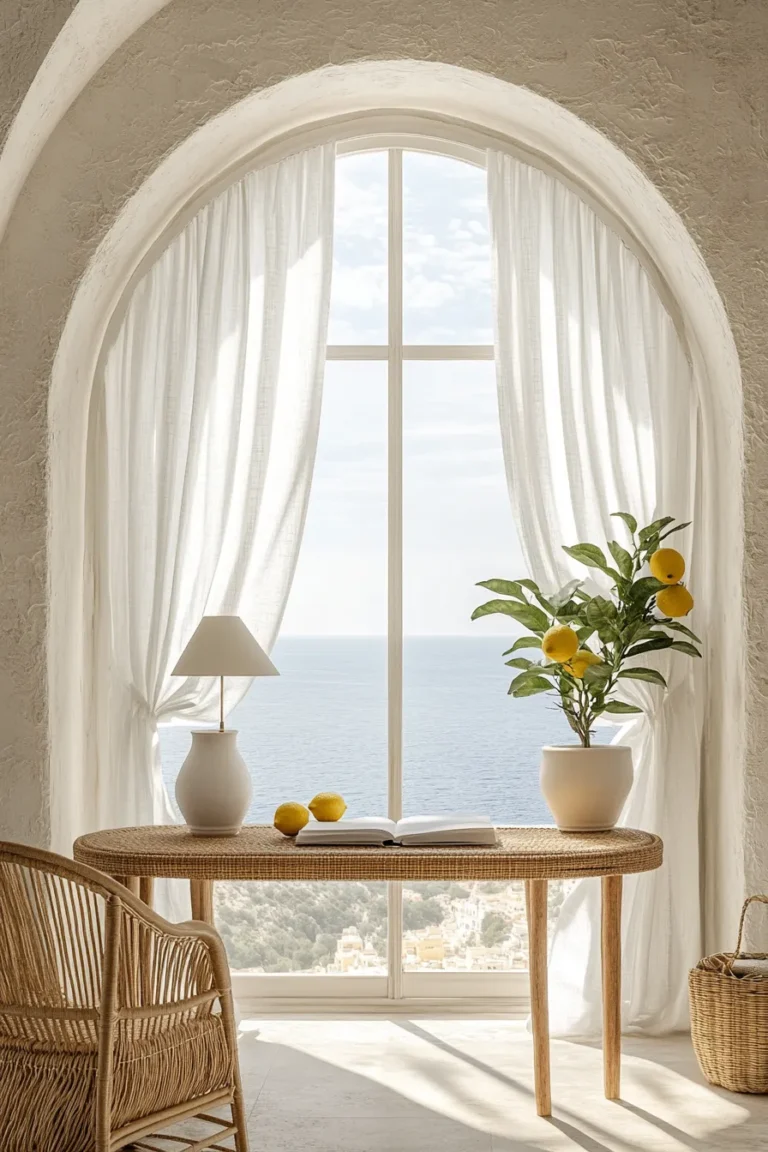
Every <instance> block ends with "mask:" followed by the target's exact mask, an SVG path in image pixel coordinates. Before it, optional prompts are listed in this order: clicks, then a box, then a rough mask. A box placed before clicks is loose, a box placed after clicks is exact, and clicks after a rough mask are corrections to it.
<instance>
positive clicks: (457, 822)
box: [395, 812, 491, 836]
mask: <svg viewBox="0 0 768 1152" xmlns="http://www.w3.org/2000/svg"><path fill="white" fill-rule="evenodd" d="M490 823H491V821H490V818H489V817H488V816H479V815H477V814H476V813H473V812H448V813H447V814H446V815H444V816H404V817H403V819H402V820H398V822H397V824H396V826H395V828H396V835H397V836H414V835H417V834H418V833H420V832H442V831H447V830H448V829H451V828H488V827H489V826H490Z"/></svg>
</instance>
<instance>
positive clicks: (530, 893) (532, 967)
mask: <svg viewBox="0 0 768 1152" xmlns="http://www.w3.org/2000/svg"><path fill="white" fill-rule="evenodd" d="M525 909H526V917H527V919H528V971H529V978H530V982H531V1025H532V1028H533V1081H534V1086H535V1089H536V1111H537V1113H538V1114H539V1116H549V1115H551V1113H552V1095H551V1089H550V1077H549V1002H548V1000H547V881H546V880H526V882H525Z"/></svg>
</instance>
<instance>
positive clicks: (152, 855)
mask: <svg viewBox="0 0 768 1152" xmlns="http://www.w3.org/2000/svg"><path fill="white" fill-rule="evenodd" d="M497 831H498V844H496V845H494V846H493V847H484V848H456V847H453V848H399V847H390V848H353V847H348V848H338V847H333V848H328V847H323V848H309V847H305V848H299V847H297V845H296V844H295V843H294V841H293V840H290V839H287V838H286V837H285V836H282V835H281V834H280V833H279V832H277V831H276V830H275V829H274V828H271V827H268V826H267V825H263V824H250V825H245V826H244V827H243V829H242V831H241V832H240V835H239V836H230V837H218V836H217V837H202V836H192V835H191V834H190V832H189V831H188V829H187V828H186V827H184V826H183V825H182V826H178V825H160V826H157V827H144V828H112V829H108V830H106V831H104V832H93V833H90V834H89V835H87V836H81V837H80V839H79V840H76V841H75V846H74V857H75V859H76V860H79V861H80V862H81V863H82V864H90V865H91V867H93V868H99V869H101V871H102V872H107V873H109V875H111V876H177V877H182V878H188V879H190V880H554V879H568V878H570V877H577V876H612V875H619V874H627V873H630V872H649V871H651V870H652V869H654V868H658V867H659V865H660V864H661V859H662V842H661V840H660V839H659V837H658V836H654V835H652V834H651V833H650V832H637V831H635V830H634V829H631V828H616V829H614V830H613V831H612V832H592V833H588V834H579V833H573V832H558V830H557V828H528V827H521V828H499V829H498V830H497Z"/></svg>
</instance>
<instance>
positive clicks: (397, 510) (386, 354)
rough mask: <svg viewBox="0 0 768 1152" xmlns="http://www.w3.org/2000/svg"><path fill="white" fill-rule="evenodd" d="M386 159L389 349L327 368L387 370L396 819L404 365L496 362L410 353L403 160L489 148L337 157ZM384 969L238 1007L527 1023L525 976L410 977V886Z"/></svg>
mask: <svg viewBox="0 0 768 1152" xmlns="http://www.w3.org/2000/svg"><path fill="white" fill-rule="evenodd" d="M382 151H386V153H387V161H388V173H387V175H388V213H387V216H388V236H387V240H388V244H387V262H388V269H387V270H388V307H387V315H388V333H387V335H388V339H387V342H386V343H382V344H329V345H328V347H327V350H326V360H328V361H339V360H341V361H346V362H352V361H372V360H377V361H383V362H386V364H387V413H388V415H387V712H388V721H387V727H388V734H387V744H388V765H387V777H388V779H387V792H388V797H389V815H390V817H391V818H392V819H395V820H397V819H399V818H400V816H401V815H402V792H403V789H402V767H403V765H402V720H403V427H402V411H403V364H404V363H405V362H406V361H433V362H437V361H446V360H453V361H477V360H485V361H489V360H490V361H492V360H493V359H494V348H493V345H492V344H405V345H404V344H403V194H402V193H403V153H404V152H405V151H409V152H427V153H431V154H434V155H442V156H450V157H453V158H454V159H457V160H461V161H464V162H465V163H470V164H473V165H476V166H477V167H479V168H483V169H485V167H486V164H485V147H483V146H480V144H472V143H468V142H466V141H463V142H461V141H458V140H451V139H450V138H448V137H443V136H442V135H441V136H440V137H436V136H432V135H431V134H425V133H423V132H419V131H399V132H388V131H387V132H385V131H376V132H371V133H366V134H357V135H353V136H351V137H350V138H348V139H346V140H343V141H339V142H338V143H337V156H343V155H350V154H353V153H361V152H382ZM387 891H388V900H387V912H388V916H387V969H388V974H387V975H386V976H384V975H366V974H360V975H347V976H342V975H339V974H333V973H328V974H321V973H285V974H283V973H279V974H274V975H271V976H267V975H257V974H251V973H241V974H240V973H237V972H234V973H233V989H234V992H235V995H236V996H237V998H238V1000H239V1002H240V1003H241V1005H243V1006H244V1007H247V1008H248V1009H249V1010H253V1011H258V1012H260V1013H262V1014H263V1013H264V1012H265V1011H268V1012H275V1013H284V1012H292V1011H296V1012H299V1011H313V1010H317V1009H322V1010H323V1011H333V1012H334V1013H336V1012H348V1013H354V1012H359V1011H366V1012H383V1013H386V1012H389V1011H392V1009H393V1007H394V1006H395V1004H398V1005H399V1006H400V1007H402V1008H406V1009H407V1010H408V1011H409V1012H419V1011H425V1012H432V1011H440V1012H448V1013H450V1012H455V1013H461V1012H467V1011H471V1012H473V1013H478V1012H480V1013H493V1014H502V1015H514V1016H520V1015H524V1014H525V1013H527V1011H528V1005H529V994H528V973H527V972H526V971H512V972H510V971H506V972H483V971H477V972H473V971H470V972H438V971H426V972H404V971H403V965H402V941H403V920H402V912H403V885H402V883H400V882H396V881H391V882H389V883H388V885H387Z"/></svg>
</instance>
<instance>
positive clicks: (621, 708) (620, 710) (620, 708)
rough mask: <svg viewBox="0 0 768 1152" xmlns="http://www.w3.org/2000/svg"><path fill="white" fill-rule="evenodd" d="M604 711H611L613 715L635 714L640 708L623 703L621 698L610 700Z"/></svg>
mask: <svg viewBox="0 0 768 1152" xmlns="http://www.w3.org/2000/svg"><path fill="white" fill-rule="evenodd" d="M603 711H604V712H611V713H612V714H613V715H614V716H635V715H637V714H638V713H639V712H642V708H636V707H635V705H634V704H625V703H624V701H623V700H610V701H609V702H608V703H607V704H606V706H605V708H604V709H603Z"/></svg>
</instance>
